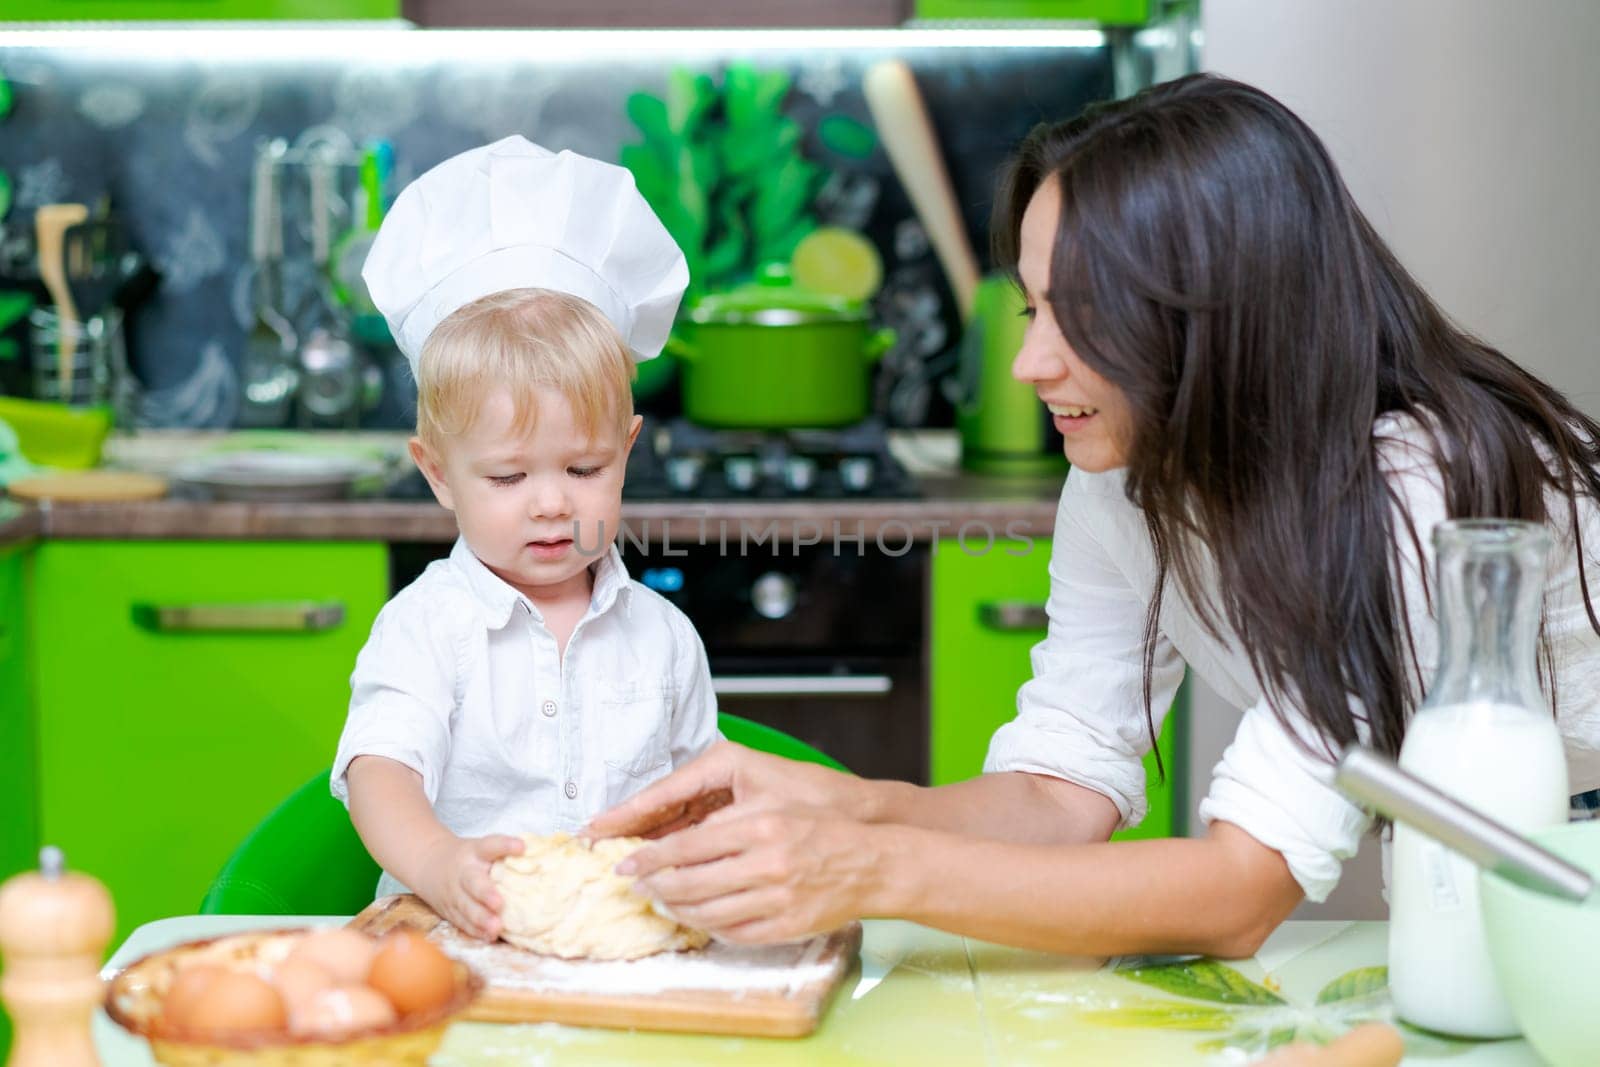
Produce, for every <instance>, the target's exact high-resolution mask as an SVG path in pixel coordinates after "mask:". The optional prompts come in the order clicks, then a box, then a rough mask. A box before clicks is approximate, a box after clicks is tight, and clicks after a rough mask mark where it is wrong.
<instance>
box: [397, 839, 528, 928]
mask: <svg viewBox="0 0 1600 1067" xmlns="http://www.w3.org/2000/svg"><path fill="white" fill-rule="evenodd" d="M521 852H522V838H520V837H512V836H510V835H508V834H491V835H489V836H488V837H465V838H463V837H456V836H455V835H453V834H451V835H448V836H445V837H441V838H440V839H439V841H438V842H437V843H435V844H434V845H432V846H431V847H429V848H428V849H427V850H426V851H425V852H424V854H423V855H422V856H421V857H420V863H419V865H418V868H417V869H418V870H419V871H420V872H422V873H421V874H420V876H419V877H417V878H416V880H415V881H416V883H417V884H414V885H412V886H411V888H412V889H414V890H415V891H416V893H417V895H418V896H419V897H421V898H422V899H423V900H425V901H427V902H428V905H429V907H431V908H433V910H434V911H436V912H438V913H439V915H440V917H441V918H443V919H446V920H448V921H449V923H450V925H452V926H454V927H455V928H456V929H457V930H460V931H461V932H462V933H464V934H467V935H468V936H469V937H480V938H482V939H484V940H485V941H493V940H494V939H495V938H497V937H499V936H500V930H501V923H500V908H501V905H502V904H503V903H504V902H503V901H502V900H501V898H500V893H499V891H498V890H497V889H495V887H494V882H493V881H491V880H490V878H489V867H490V865H492V864H493V863H494V861H495V860H498V859H500V858H501V857H504V856H515V855H518V854H520V853H521Z"/></svg>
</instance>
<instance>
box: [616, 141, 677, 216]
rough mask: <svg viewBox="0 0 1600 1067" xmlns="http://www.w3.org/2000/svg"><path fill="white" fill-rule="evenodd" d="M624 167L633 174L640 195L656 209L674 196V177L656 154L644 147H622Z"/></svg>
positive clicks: (632, 145)
mask: <svg viewBox="0 0 1600 1067" xmlns="http://www.w3.org/2000/svg"><path fill="white" fill-rule="evenodd" d="M622 165H623V166H624V167H627V168H628V169H629V170H630V171H632V172H633V184H635V185H637V186H638V187H639V195H640V196H643V197H644V198H645V199H646V200H648V201H649V202H650V206H651V207H656V206H657V205H658V204H659V203H660V202H661V201H663V200H666V199H667V198H668V197H670V196H671V195H672V180H673V179H672V175H671V173H670V172H669V171H668V170H667V167H666V166H665V164H663V163H662V162H661V160H660V159H659V158H657V157H656V154H655V153H654V152H652V151H650V150H649V149H648V148H646V147H644V145H637V144H630V145H623V146H622Z"/></svg>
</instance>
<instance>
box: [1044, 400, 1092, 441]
mask: <svg viewBox="0 0 1600 1067" xmlns="http://www.w3.org/2000/svg"><path fill="white" fill-rule="evenodd" d="M1045 407H1047V408H1049V409H1050V415H1051V421H1052V422H1054V423H1055V427H1056V432H1057V433H1059V434H1061V435H1062V436H1063V437H1065V436H1066V435H1068V434H1074V433H1081V432H1082V431H1083V430H1084V428H1085V427H1087V426H1088V425H1089V423H1090V421H1091V420H1092V419H1093V418H1094V417H1095V416H1096V415H1098V414H1099V413H1100V409H1099V408H1094V407H1089V406H1088V405H1085V404H1052V403H1050V402H1049V401H1045Z"/></svg>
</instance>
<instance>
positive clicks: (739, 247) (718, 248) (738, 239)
mask: <svg viewBox="0 0 1600 1067" xmlns="http://www.w3.org/2000/svg"><path fill="white" fill-rule="evenodd" d="M748 245H749V238H748V236H747V235H746V233H745V231H744V227H743V224H742V223H741V224H740V225H739V226H738V227H730V228H728V229H727V230H725V231H724V232H723V234H722V236H720V237H718V238H717V239H716V240H714V241H712V242H711V243H710V245H708V246H707V248H706V256H705V263H704V270H705V277H706V281H707V283H708V284H713V285H715V284H716V283H717V282H718V281H720V280H721V279H724V278H726V277H727V276H728V275H730V274H732V273H734V272H735V271H737V270H738V269H739V264H740V263H742V262H744V256H745V249H746V248H747V247H748Z"/></svg>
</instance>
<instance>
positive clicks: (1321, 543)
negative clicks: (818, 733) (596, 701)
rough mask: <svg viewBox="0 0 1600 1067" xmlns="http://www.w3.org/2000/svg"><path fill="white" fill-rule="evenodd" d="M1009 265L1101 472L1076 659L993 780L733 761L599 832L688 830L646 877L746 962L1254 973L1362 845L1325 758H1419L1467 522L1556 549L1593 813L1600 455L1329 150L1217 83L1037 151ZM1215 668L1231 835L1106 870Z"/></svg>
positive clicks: (1057, 138) (643, 871) (1161, 847)
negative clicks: (938, 780) (856, 943)
mask: <svg viewBox="0 0 1600 1067" xmlns="http://www.w3.org/2000/svg"><path fill="white" fill-rule="evenodd" d="M996 253H997V256H996V258H997V259H998V260H999V261H1000V262H1002V263H1004V264H1007V265H1008V266H1010V267H1012V268H1014V272H1015V274H1016V276H1017V277H1018V280H1019V284H1020V286H1021V288H1022V290H1023V292H1024V294H1025V296H1026V300H1027V306H1028V309H1029V312H1028V313H1029V315H1030V316H1031V320H1032V321H1031V322H1030V324H1029V326H1028V329H1027V333H1026V337H1025V339H1024V342H1023V345H1022V349H1021V351H1020V352H1019V353H1018V354H1017V357H1016V362H1015V364H1014V367H1013V372H1014V374H1015V375H1016V376H1017V377H1018V378H1020V379H1023V380H1025V381H1027V382H1029V383H1031V384H1032V385H1033V386H1034V388H1035V390H1036V391H1037V392H1038V394H1039V397H1040V399H1041V400H1042V401H1044V402H1045V403H1046V404H1047V405H1049V406H1050V409H1051V411H1053V412H1054V413H1055V414H1056V425H1057V426H1058V427H1059V428H1060V429H1061V432H1062V435H1063V437H1064V438H1065V441H1066V454H1067V457H1068V458H1069V459H1070V460H1071V461H1072V464H1073V471H1072V473H1071V474H1070V475H1069V477H1068V479H1067V484H1066V487H1065V489H1064V491H1063V493H1062V498H1061V506H1060V511H1059V514H1058V518H1057V524H1056V531H1055V540H1054V546H1053V549H1052V557H1051V560H1052V562H1051V595H1050V601H1049V614H1050V629H1049V635H1048V637H1047V638H1046V640H1045V641H1044V642H1043V643H1042V644H1041V645H1040V646H1039V647H1038V648H1037V649H1035V652H1034V672H1035V676H1034V678H1033V679H1032V680H1031V681H1029V682H1028V683H1027V684H1026V685H1025V686H1024V687H1023V689H1022V691H1021V692H1020V694H1019V697H1018V715H1017V718H1016V720H1015V721H1013V722H1011V723H1009V724H1007V725H1006V726H1004V727H1002V728H1001V729H1000V731H999V732H998V733H997V734H996V735H995V738H994V741H993V743H992V745H991V748H990V751H989V756H988V761H987V763H986V765H985V771H986V773H985V774H984V775H982V776H981V777H979V778H977V779H974V780H971V781H967V782H962V783H959V784H956V785H951V786H944V787H939V788H934V789H925V788H919V787H915V786H911V785H907V784H904V783H895V782H874V781H862V780H859V779H855V778H851V777H847V776H844V775H839V774H834V773H831V772H829V771H826V770H823V769H820V768H816V767H810V766H800V765H796V764H791V763H787V762H785V761H781V760H777V759H774V758H771V757H768V756H764V755H760V754H758V753H754V752H751V751H749V750H746V749H742V748H739V747H737V746H733V745H720V746H717V747H716V748H713V749H712V750H711V751H710V752H708V753H707V754H706V755H705V756H704V757H702V758H701V759H700V760H698V761H697V762H695V763H691V764H690V765H689V766H687V767H685V768H683V769H681V770H680V771H679V772H678V773H676V774H674V775H673V776H671V777H670V778H668V779H665V780H664V781H662V782H660V783H657V784H656V785H655V786H654V787H652V788H650V789H648V790H646V791H644V792H643V793H642V794H640V795H639V796H637V797H635V798H634V799H633V800H632V801H630V802H628V803H626V804H624V805H622V806H620V807H619V808H617V809H615V810H613V811H612V812H609V813H607V814H606V815H604V816H602V817H600V818H599V819H597V820H596V821H595V823H594V824H593V827H592V832H594V833H596V834H600V835H605V834H616V833H638V832H650V831H660V830H675V831H676V832H673V833H671V834H670V835H669V836H666V837H665V838H664V839H663V840H661V841H659V842H657V843H655V844H653V845H651V846H649V847H648V848H645V849H642V850H640V852H638V853H637V854H636V855H635V856H634V857H632V858H631V859H630V861H629V862H628V863H627V864H625V865H624V867H625V871H624V873H629V872H631V873H637V874H639V875H641V876H642V877H643V882H644V885H645V886H646V887H647V888H648V889H649V890H650V891H651V892H653V893H655V894H657V895H658V896H659V897H660V898H661V899H662V901H663V902H664V903H665V904H666V905H668V906H669V907H670V908H672V910H673V911H674V912H676V913H677V914H678V915H679V916H680V917H682V919H683V920H684V921H686V922H690V923H694V924H696V925H700V926H704V927H706V928H708V929H711V930H713V931H715V932H717V933H718V934H721V935H723V936H725V937H728V938H730V939H734V940H748V941H769V940H775V939H780V938H786V937H793V936H797V935H801V934H804V933H808V932H811V931H816V930H820V929H823V928H827V927H830V926H833V925H836V924H838V923H840V922H842V921H845V920H848V919H851V918H855V917H858V916H898V917H904V918H908V919H914V920H917V921H919V922H923V923H927V924H929V925H933V926H938V927H941V928H944V929H947V930H952V931H955V932H958V933H963V934H969V935H973V936H976V937H979V938H984V939H987V940H992V941H1000V942H1005V943H1008V944H1013V945H1019V946H1024V947H1031V948H1038V949H1046V950H1053V951H1058V952H1067V953H1082V954H1091V955H1112V954H1122V953H1130V952H1203V953H1209V954H1214V955H1220V956H1246V955H1250V954H1251V953H1253V952H1254V951H1255V950H1256V948H1258V947H1259V945H1260V944H1261V942H1262V940H1263V939H1264V938H1265V937H1266V935H1267V934H1268V933H1270V932H1271V931H1272V929H1273V928H1275V927H1276V926H1277V925H1278V923H1280V922H1281V921H1282V920H1283V919H1284V918H1285V917H1286V916H1287V915H1288V914H1289V912H1290V911H1291V910H1292V909H1293V908H1294V906H1295V905H1296V904H1297V903H1299V901H1300V900H1301V899H1302V898H1305V897H1309V898H1310V899H1313V900H1320V899H1322V898H1324V897H1325V896H1326V895H1327V893H1328V892H1329V890H1331V889H1332V887H1333V885H1334V883H1335V882H1336V881H1337V879H1338V873H1339V865H1340V861H1341V860H1343V859H1345V858H1347V857H1349V856H1350V855H1351V854H1353V853H1354V851H1355V849H1356V846H1357V844H1358V843H1359V840H1360V837H1361V835H1362V834H1363V833H1364V832H1365V831H1366V830H1367V829H1368V828H1369V825H1370V820H1369V819H1368V818H1367V817H1366V816H1365V815H1364V814H1363V813H1362V812H1361V811H1360V810H1359V809H1358V808H1356V807H1355V806H1353V805H1351V804H1349V803H1348V802H1347V801H1345V800H1344V799H1343V798H1342V797H1341V796H1340V795H1339V794H1338V793H1337V792H1336V791H1335V790H1334V789H1333V787H1332V786H1331V785H1330V780H1331V766H1332V757H1333V754H1334V753H1337V752H1338V751H1339V750H1340V749H1341V748H1342V747H1343V746H1344V745H1345V744H1346V743H1348V742H1350V741H1353V740H1356V739H1361V740H1363V741H1366V742H1367V743H1369V744H1372V745H1373V746H1375V747H1376V748H1378V749H1380V750H1381V751H1383V752H1386V753H1389V754H1391V755H1393V754H1395V753H1397V752H1398V749H1399V745H1400V741H1401V737H1402V735H1403V733H1404V730H1405V723H1406V719H1407V717H1408V715H1409V713H1410V711H1411V710H1412V709H1413V708H1414V707H1415V705H1416V703H1417V701H1418V700H1419V699H1420V695H1421V693H1422V690H1423V687H1424V684H1425V682H1426V680H1427V678H1428V677H1429V676H1430V675H1431V672H1432V669H1433V666H1434V664H1435V663H1436V661H1437V654H1436V650H1435V648H1434V645H1435V629H1436V621H1435V619H1434V618H1433V616H1432V614H1431V611H1432V604H1431V598H1430V597H1429V595H1428V584H1429V581H1428V578H1427V575H1428V574H1429V572H1430V570H1431V567H1432V559H1431V545H1430V541H1429V531H1430V529H1431V527H1432V526H1433V525H1434V524H1435V523H1436V522H1438V521H1440V520H1442V519H1444V518H1446V517H1461V516H1491V515H1492V516H1503V517H1512V518H1520V519H1527V520H1533V521H1541V522H1546V523H1548V524H1550V525H1551V527H1552V528H1553V529H1554V530H1555V532H1556V533H1557V537H1556V540H1555V544H1556V548H1555V550H1554V552H1553V554H1552V557H1551V563H1550V576H1549V583H1548V585H1547V587H1546V601H1545V603H1546V617H1545V629H1544V640H1545V650H1546V652H1547V653H1548V654H1549V657H1550V658H1549V659H1548V660H1547V662H1553V663H1554V664H1555V667H1556V673H1557V677H1556V679H1555V680H1556V681H1557V682H1558V684H1557V685H1556V686H1555V687H1554V691H1555V694H1556V697H1555V700H1554V703H1555V712H1556V714H1557V717H1558V720H1559V723H1560V726H1561V728H1562V731H1563V734H1564V735H1565V736H1566V738H1567V741H1568V752H1569V761H1570V762H1571V764H1572V766H1571V770H1572V784H1573V786H1574V788H1575V789H1591V788H1593V787H1595V786H1597V785H1600V761H1597V760H1596V759H1595V754H1596V752H1597V751H1600V709H1597V708H1596V705H1597V702H1600V619H1597V618H1596V614H1595V610H1594V608H1593V606H1592V601H1591V598H1590V595H1589V594H1590V590H1589V587H1588V583H1587V580H1586V576H1585V574H1584V570H1583V567H1582V566H1581V565H1580V560H1582V559H1583V557H1584V555H1585V554H1586V553H1587V554H1590V555H1592V554H1593V551H1592V550H1593V547H1594V546H1595V545H1596V544H1600V507H1597V500H1600V448H1597V442H1600V426H1597V425H1596V424H1595V422H1594V421H1592V420H1590V419H1588V418H1586V417H1584V416H1583V415H1582V414H1581V413H1579V412H1578V411H1577V410H1575V409H1574V408H1573V407H1572V405H1571V404H1569V403H1568V402H1567V401H1566V400H1565V399H1564V398H1562V397H1561V396H1560V395H1559V394H1558V393H1556V392H1555V391H1554V390H1553V389H1551V388H1550V387H1549V386H1547V385H1545V384H1544V383H1542V382H1540V381H1539V380H1537V379H1536V378H1534V377H1533V376H1532V375H1530V374H1528V373H1527V372H1525V371H1523V370H1522V369H1520V368H1519V367H1517V366H1516V365H1515V364H1514V363H1512V362H1511V361H1510V360H1508V359H1507V358H1506V357H1504V356H1502V355H1501V354H1500V353H1498V352H1496V351H1494V350H1493V349H1491V348H1489V347H1488V346H1486V345H1484V344H1483V343H1482V342H1480V341H1477V340H1475V339H1473V338H1472V337H1470V336H1468V335H1466V334H1465V333H1463V332H1461V331H1460V330H1458V329H1457V328H1456V327H1454V326H1453V325H1452V324H1451V323H1450V322H1449V321H1448V320H1447V319H1446V318H1445V316H1444V315H1443V314H1442V313H1441V312H1440V310H1439V309H1438V308H1437V307H1436V306H1434V304H1433V303H1432V302H1431V301H1430V300H1429V298H1428V297H1427V295H1426V294H1425V293H1424V292H1423V291H1422V290H1421V288H1420V287H1419V286H1418V285H1417V284H1416V282H1415V281H1414V280H1412V279H1411V277H1410V276H1409V275H1407V273H1406V272H1405V270H1404V268H1402V267H1401V266H1400V264H1399V263H1398V262H1397V261H1396V260H1395V258H1394V256H1393V255H1392V254H1391V253H1390V252H1389V251H1388V249H1387V248H1385V246H1384V245H1383V242H1382V241H1381V240H1380V239H1379V238H1378V236H1377V235H1376V233H1375V232H1374V231H1373V230H1372V228H1371V226H1370V225H1369V224H1368V223H1367V221H1366V220H1365V218H1363V217H1362V215H1361V213H1360V211H1359V210H1358V209H1357V208H1356V206H1355V204H1354V203H1353V201H1352V200H1351V198H1350V195H1349V193H1348V192H1347V191H1346V189H1345V188H1344V185H1343V184H1342V182H1341V181H1340V179H1339V176H1338V173H1337V171H1336V169H1335V168H1334V166H1333V163H1332V161H1331V160H1330V159H1329V157H1328V155H1327V152H1326V150H1325V149H1324V148H1323V146H1322V145H1321V144H1320V142H1319V141H1318V140H1317V138H1316V137H1315V135H1314V134H1313V133H1312V132H1311V131H1310V129H1309V128H1307V127H1306V126H1305V125H1304V123H1302V122H1301V121H1300V120H1299V119H1297V118H1296V117H1295V116H1294V115H1292V114H1291V113H1290V112H1289V111H1288V110H1287V109H1285V108H1284V107H1283V106H1282V105H1281V104H1279V103H1278V102H1277V101H1275V100H1273V99H1272V98H1271V97H1269V96H1267V95H1266V94H1264V93H1262V92H1260V91H1258V90H1255V89H1252V88H1250V87H1249V86H1245V85H1241V84H1239V83H1236V82H1232V81H1228V80H1225V79H1222V78H1217V77H1210V76H1195V77H1190V78H1185V79H1181V80H1179V81H1176V82H1172V83H1168V84H1165V85H1160V86H1157V87H1155V88H1153V89H1151V90H1149V91H1147V92H1146V93H1144V94H1142V95H1141V96H1139V97H1137V98H1135V99H1133V100H1130V101H1125V102H1121V103H1116V104H1112V105H1109V106H1106V107H1103V108H1101V109H1098V110H1096V111H1093V112H1091V113H1089V114H1087V115H1085V116H1083V117H1081V118H1079V119H1076V120H1073V121H1071V122H1068V123H1065V124H1062V125H1057V126H1053V127H1048V128H1041V129H1039V130H1036V131H1035V132H1034V133H1033V134H1032V135H1031V136H1030V137H1029V139H1028V141H1027V142H1026V143H1025V144H1024V146H1023V147H1022V149H1021V152H1020V155H1019V157H1018V159H1017V160H1016V162H1015V164H1014V166H1013V168H1012V169H1011V171H1010V173H1009V174H1008V177H1007V180H1006V182H1005V185H1004V188H1003V190H1002V195H1001V198H1000V200H999V202H998V205H997V218H996ZM1186 665H1187V667H1189V668H1190V669H1193V670H1195V671H1196V672H1198V673H1199V674H1200V676H1201V677H1203V678H1204V679H1205V680H1206V681H1207V682H1208V683H1209V684H1210V685H1211V686H1212V687H1213V688H1215V689H1217V690H1218V691H1219V692H1220V693H1222V694H1223V695H1224V696H1226V697H1228V698H1229V699H1230V700H1232V701H1233V702H1235V703H1237V704H1238V705H1239V706H1241V707H1244V708H1245V709H1246V711H1245V714H1244V717H1243V719H1242V720H1241V723H1240V726H1239V731H1238V734H1237V735H1236V737H1235V739H1234V742H1233V744H1232V745H1231V746H1230V747H1229V749H1228V751H1227V752H1226V754H1225V755H1224V757H1223V759H1222V761H1221V763H1219V764H1218V766H1217V768H1216V770H1215V773H1214V777H1213V780H1212V783H1211V787H1210V791H1209V794H1208V796H1207V798H1206V799H1205V801H1204V803H1203V805H1202V807H1201V817H1202V819H1203V820H1204V821H1205V822H1206V823H1207V832H1206V835H1205V836H1204V837H1202V838H1197V839H1188V840H1165V841H1138V842H1127V843H1122V842H1118V843H1107V841H1106V839H1107V837H1108V836H1109V835H1110V834H1111V833H1112V831H1114V830H1115V829H1117V828H1118V827H1119V826H1121V825H1126V824H1129V823H1131V822H1134V821H1137V819H1138V818H1139V817H1140V816H1141V815H1142V813H1143V806H1144V799H1143V786H1144V776H1143V771H1142V769H1141V767H1140V763H1139V759H1140V756H1141V754H1142V753H1143V752H1144V751H1147V750H1148V748H1149V747H1150V745H1151V744H1152V743H1153V740H1152V739H1153V737H1154V733H1155V730H1156V729H1157V728H1158V726H1159V723H1158V721H1157V720H1156V718H1155V717H1154V716H1152V715H1151V710H1150V709H1152V708H1154V709H1161V708H1165V707H1167V706H1168V703H1169V701H1170V699H1171V697H1172V695H1173V692H1174V691H1175V689H1176V687H1177V685H1178V683H1179V681H1180V679H1181V677H1182V674H1183V671H1184V669H1185V666H1186ZM1585 756H1587V758H1588V760H1589V762H1585V761H1584V759H1585ZM730 798H731V803H729V804H727V806H724V807H721V808H720V809H719V810H715V811H714V813H712V814H710V815H709V816H708V817H705V818H704V819H703V820H702V821H699V822H698V825H689V826H687V828H681V827H683V826H686V825H687V824H691V823H694V822H695V821H696V819H697V818H698V817H699V815H700V814H701V813H703V812H704V811H706V810H709V809H712V808H714V807H715V806H716V805H717V804H718V803H719V802H722V801H725V800H728V799H730Z"/></svg>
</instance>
